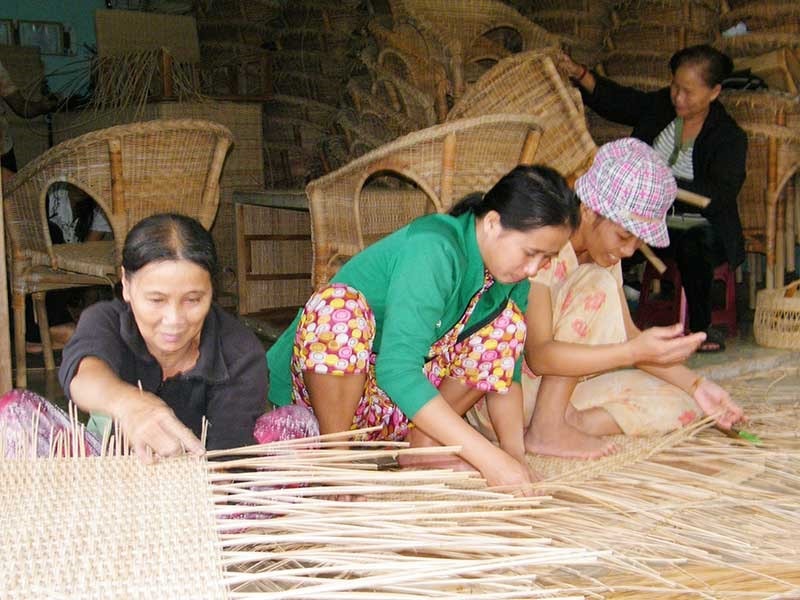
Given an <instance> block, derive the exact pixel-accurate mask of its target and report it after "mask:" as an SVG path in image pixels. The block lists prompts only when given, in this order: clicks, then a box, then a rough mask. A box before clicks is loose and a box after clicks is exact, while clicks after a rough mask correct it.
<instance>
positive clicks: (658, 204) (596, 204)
mask: <svg viewBox="0 0 800 600" xmlns="http://www.w3.org/2000/svg"><path fill="white" fill-rule="evenodd" d="M575 192H576V193H577V194H578V197H579V198H580V199H581V202H583V203H584V204H585V205H586V206H588V207H589V208H591V209H592V210H593V211H595V212H596V213H599V214H600V215H602V216H604V217H606V218H607V219H609V220H611V221H613V222H615V223H617V224H619V225H621V226H622V227H624V228H625V229H626V230H628V231H630V232H631V233H632V234H634V235H635V236H636V237H638V238H639V239H641V240H644V241H645V242H646V243H648V244H649V245H651V246H655V247H656V248H664V247H666V246H669V235H668V234H667V224H666V221H665V219H666V215H667V211H668V210H669V207H670V206H672V203H673V202H674V201H675V194H677V193H678V186H677V184H676V183H675V177H673V175H672V171H670V169H669V167H668V166H667V165H666V163H665V162H664V161H663V160H662V159H661V157H660V156H659V155H658V154H656V152H655V150H653V149H652V148H651V147H650V146H648V145H647V144H645V143H644V142H642V141H640V140H637V139H634V138H623V139H621V140H616V141H614V142H609V143H608V144H604V145H603V146H601V147H600V149H599V150H598V151H597V154H596V155H595V157H594V163H592V166H591V168H590V169H589V170H588V171H587V172H586V173H584V174H583V175H582V176H581V177H579V178H578V180H577V181H576V182H575Z"/></svg>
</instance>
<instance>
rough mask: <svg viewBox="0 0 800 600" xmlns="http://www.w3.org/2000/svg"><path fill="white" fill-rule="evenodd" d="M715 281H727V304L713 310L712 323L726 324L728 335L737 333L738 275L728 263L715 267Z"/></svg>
mask: <svg viewBox="0 0 800 600" xmlns="http://www.w3.org/2000/svg"><path fill="white" fill-rule="evenodd" d="M714 281H723V282H725V306H722V307H720V308H718V309H716V310H712V311H711V324H712V325H725V326H726V327H727V330H728V335H729V336H731V335H736V333H737V332H738V326H737V324H736V277H735V275H734V272H733V271H732V270H731V267H730V265H729V264H728V263H722V264H721V265H720V266H718V267H717V268H716V269H714Z"/></svg>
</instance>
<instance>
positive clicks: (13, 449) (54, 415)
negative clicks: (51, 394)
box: [0, 390, 100, 458]
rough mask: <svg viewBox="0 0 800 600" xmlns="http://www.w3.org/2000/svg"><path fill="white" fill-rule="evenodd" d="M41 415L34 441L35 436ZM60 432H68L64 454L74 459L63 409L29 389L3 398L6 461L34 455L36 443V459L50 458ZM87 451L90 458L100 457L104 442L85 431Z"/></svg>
mask: <svg viewBox="0 0 800 600" xmlns="http://www.w3.org/2000/svg"><path fill="white" fill-rule="evenodd" d="M37 412H38V413H39V416H38V426H37V428H36V439H35V441H34V440H32V439H31V436H32V435H33V433H34V423H35V422H36V413H37ZM59 431H61V432H64V437H65V439H64V446H63V447H64V452H63V455H65V456H71V455H72V454H73V448H72V444H71V443H70V442H69V440H71V439H72V436H71V423H70V420H69V417H68V416H67V414H66V413H65V412H64V411H63V410H61V409H60V408H58V407H57V406H55V405H54V404H51V403H50V402H48V401H47V400H46V399H44V398H42V397H41V396H39V395H38V394H36V393H34V392H31V391H29V390H11V391H10V392H7V393H5V394H3V395H2V396H0V435H2V436H3V438H4V446H5V457H6V458H21V457H23V456H31V443H32V442H33V443H35V446H36V456H38V457H47V456H50V445H51V440H52V439H53V438H54V437H55V436H56V435H57V434H58V432H59ZM83 449H84V453H85V454H86V456H99V455H100V440H99V439H98V438H97V436H95V435H94V434H92V433H90V432H88V431H86V432H84V436H83Z"/></svg>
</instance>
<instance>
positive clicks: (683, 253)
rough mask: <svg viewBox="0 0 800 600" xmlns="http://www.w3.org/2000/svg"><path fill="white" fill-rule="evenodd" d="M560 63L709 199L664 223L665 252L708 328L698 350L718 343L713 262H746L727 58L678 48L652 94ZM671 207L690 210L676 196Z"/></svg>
mask: <svg viewBox="0 0 800 600" xmlns="http://www.w3.org/2000/svg"><path fill="white" fill-rule="evenodd" d="M559 66H560V68H561V69H562V70H563V71H564V72H565V73H566V74H567V75H568V76H570V77H571V78H572V80H573V81H574V82H575V83H576V85H578V86H579V88H580V91H581V95H582V96H583V99H584V102H586V104H587V106H589V107H590V108H591V109H592V110H594V111H596V112H597V113H598V114H600V115H601V116H603V117H605V118H607V119H610V120H612V121H616V122H618V123H624V124H626V125H631V126H633V133H632V134H631V135H632V136H633V137H635V138H638V139H640V140H642V141H643V142H646V143H648V144H650V145H651V146H653V147H654V148H655V150H656V152H658V153H659V154H661V156H662V158H664V160H666V161H667V162H668V164H669V165H670V167H671V168H672V172H673V174H674V175H675V178H676V179H677V182H678V186H679V187H681V188H684V189H687V190H689V191H692V192H696V193H698V194H702V195H703V196H708V197H709V198H710V199H711V203H710V204H709V205H708V207H707V208H705V209H703V210H702V215H703V217H705V222H702V221H701V222H700V223H699V224H698V225H697V226H695V227H691V228H689V229H688V230H681V229H672V228H671V229H670V232H669V233H670V239H671V244H670V249H669V254H670V255H672V256H673V257H674V258H675V261H676V262H677V264H678V269H679V270H680V273H681V279H682V281H683V287H684V290H685V292H686V299H687V303H688V306H689V326H690V329H691V330H692V331H707V333H708V336H707V338H706V342H705V343H704V344H703V346H701V347H700V351H714V350H719V349H722V348H724V340H723V338H722V337H721V335H720V334H719V332H717V331H715V330H713V329H710V328H709V326H710V323H711V282H712V278H713V271H714V267H716V266H717V265H719V264H721V263H723V262H726V261H727V262H728V264H729V265H730V267H731V268H732V269H734V268H736V267H737V266H738V265H740V264H741V263H742V261H743V260H744V237H743V235H742V225H741V222H740V220H739V211H738V208H737V204H736V197H737V196H738V194H739V190H740V189H741V187H742V184H743V183H744V179H745V160H746V157H747V137H746V135H745V133H744V132H743V131H742V130H741V129H740V128H739V126H738V125H737V124H736V122H735V121H734V120H733V119H732V118H731V117H730V116H729V115H728V113H727V112H726V111H725V108H724V107H723V106H722V104H721V103H720V102H719V100H718V97H719V94H720V91H721V90H722V85H721V84H722V81H723V79H724V78H725V77H727V76H728V75H729V74H730V72H731V70H732V67H733V64H732V62H731V60H730V58H728V57H727V56H725V55H724V54H722V53H721V52H719V51H718V50H716V49H714V48H712V47H710V46H707V45H699V46H691V47H689V48H684V49H683V50H680V51H678V52H676V53H675V54H674V55H673V56H672V58H671V59H670V62H669V67H670V70H671V71H672V83H671V85H670V86H669V87H667V88H663V89H660V90H657V91H655V92H643V91H641V90H637V89H634V88H631V87H625V86H621V85H619V84H617V83H615V82H613V81H611V80H610V79H606V78H605V77H601V76H600V75H598V74H597V73H594V72H592V71H590V70H588V69H587V68H586V67H585V66H583V65H579V64H577V63H575V62H573V61H572V60H571V59H570V58H569V57H568V56H566V55H563V56H562V59H561V61H560V65H559ZM675 209H676V211H677V212H684V211H685V212H696V211H697V209H696V208H692V207H687V206H685V205H683V204H682V203H681V202H680V201H678V202H676V203H675Z"/></svg>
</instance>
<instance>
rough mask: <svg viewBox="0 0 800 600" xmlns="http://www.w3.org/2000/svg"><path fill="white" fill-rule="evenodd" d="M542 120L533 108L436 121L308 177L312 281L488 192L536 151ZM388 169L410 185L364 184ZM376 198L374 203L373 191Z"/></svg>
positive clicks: (320, 280) (321, 280) (323, 278)
mask: <svg viewBox="0 0 800 600" xmlns="http://www.w3.org/2000/svg"><path fill="white" fill-rule="evenodd" d="M540 138H541V127H540V125H539V123H538V121H537V120H536V118H535V117H533V116H531V115H508V114H496V115H488V116H484V117H478V118H474V119H463V120H458V121H453V122H450V123H445V124H441V125H435V126H433V127H430V128H428V129H424V130H422V131H418V132H415V133H412V134H409V135H407V136H404V137H402V138H399V139H397V140H395V141H393V142H391V143H389V144H386V145H385V146H382V147H380V148H377V149H375V150H373V151H372V152H369V153H367V154H365V155H364V156H362V157H360V158H358V159H356V160H354V161H353V162H351V163H349V164H347V165H345V166H344V167H342V168H340V169H338V170H337V171H334V172H332V173H329V174H327V175H325V176H324V177H321V178H319V179H316V180H314V181H312V182H311V183H309V184H308V186H307V187H306V193H307V194H308V198H309V208H310V212H311V234H312V247H313V256H314V259H313V265H312V283H313V284H314V285H315V286H318V285H320V284H323V283H325V282H326V281H328V279H329V278H330V277H331V276H332V275H333V274H334V273H335V272H336V270H337V269H338V267H339V266H340V265H341V263H342V262H344V261H345V260H347V259H348V258H350V257H351V256H353V255H355V254H356V253H357V252H359V251H360V250H362V249H364V248H365V247H366V246H367V245H369V244H370V243H372V242H373V241H375V240H377V239H379V238H380V237H383V236H384V235H387V234H389V233H391V232H392V231H394V230H396V229H398V228H399V227H401V226H402V225H404V224H405V223H407V222H408V221H410V220H411V219H413V218H414V217H417V216H420V215H422V214H425V213H426V212H432V211H436V212H445V211H447V210H448V209H449V208H450V206H451V204H452V203H453V201H454V200H457V199H459V198H461V197H463V196H465V195H466V194H469V193H471V192H476V191H486V190H487V189H489V188H490V187H491V186H492V185H494V183H495V182H497V181H498V180H499V179H500V177H502V176H503V175H505V174H506V173H507V172H508V171H510V170H511V169H512V168H513V167H514V166H516V165H517V164H520V163H525V164H530V163H532V162H533V161H534V159H535V157H536V152H537V148H538V143H539V140H540ZM387 173H390V174H394V175H397V176H399V177H400V178H402V179H404V180H407V181H410V182H411V183H413V184H414V185H415V186H416V187H406V188H403V187H401V188H397V189H393V190H392V189H389V190H382V191H381V192H380V193H377V192H375V191H374V190H373V189H372V188H368V190H369V193H363V192H364V191H366V190H365V184H367V183H368V182H369V181H370V180H372V179H374V178H375V177H379V176H381V175H384V174H387ZM376 197H377V198H379V200H380V202H378V201H375V200H374V198H376Z"/></svg>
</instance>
